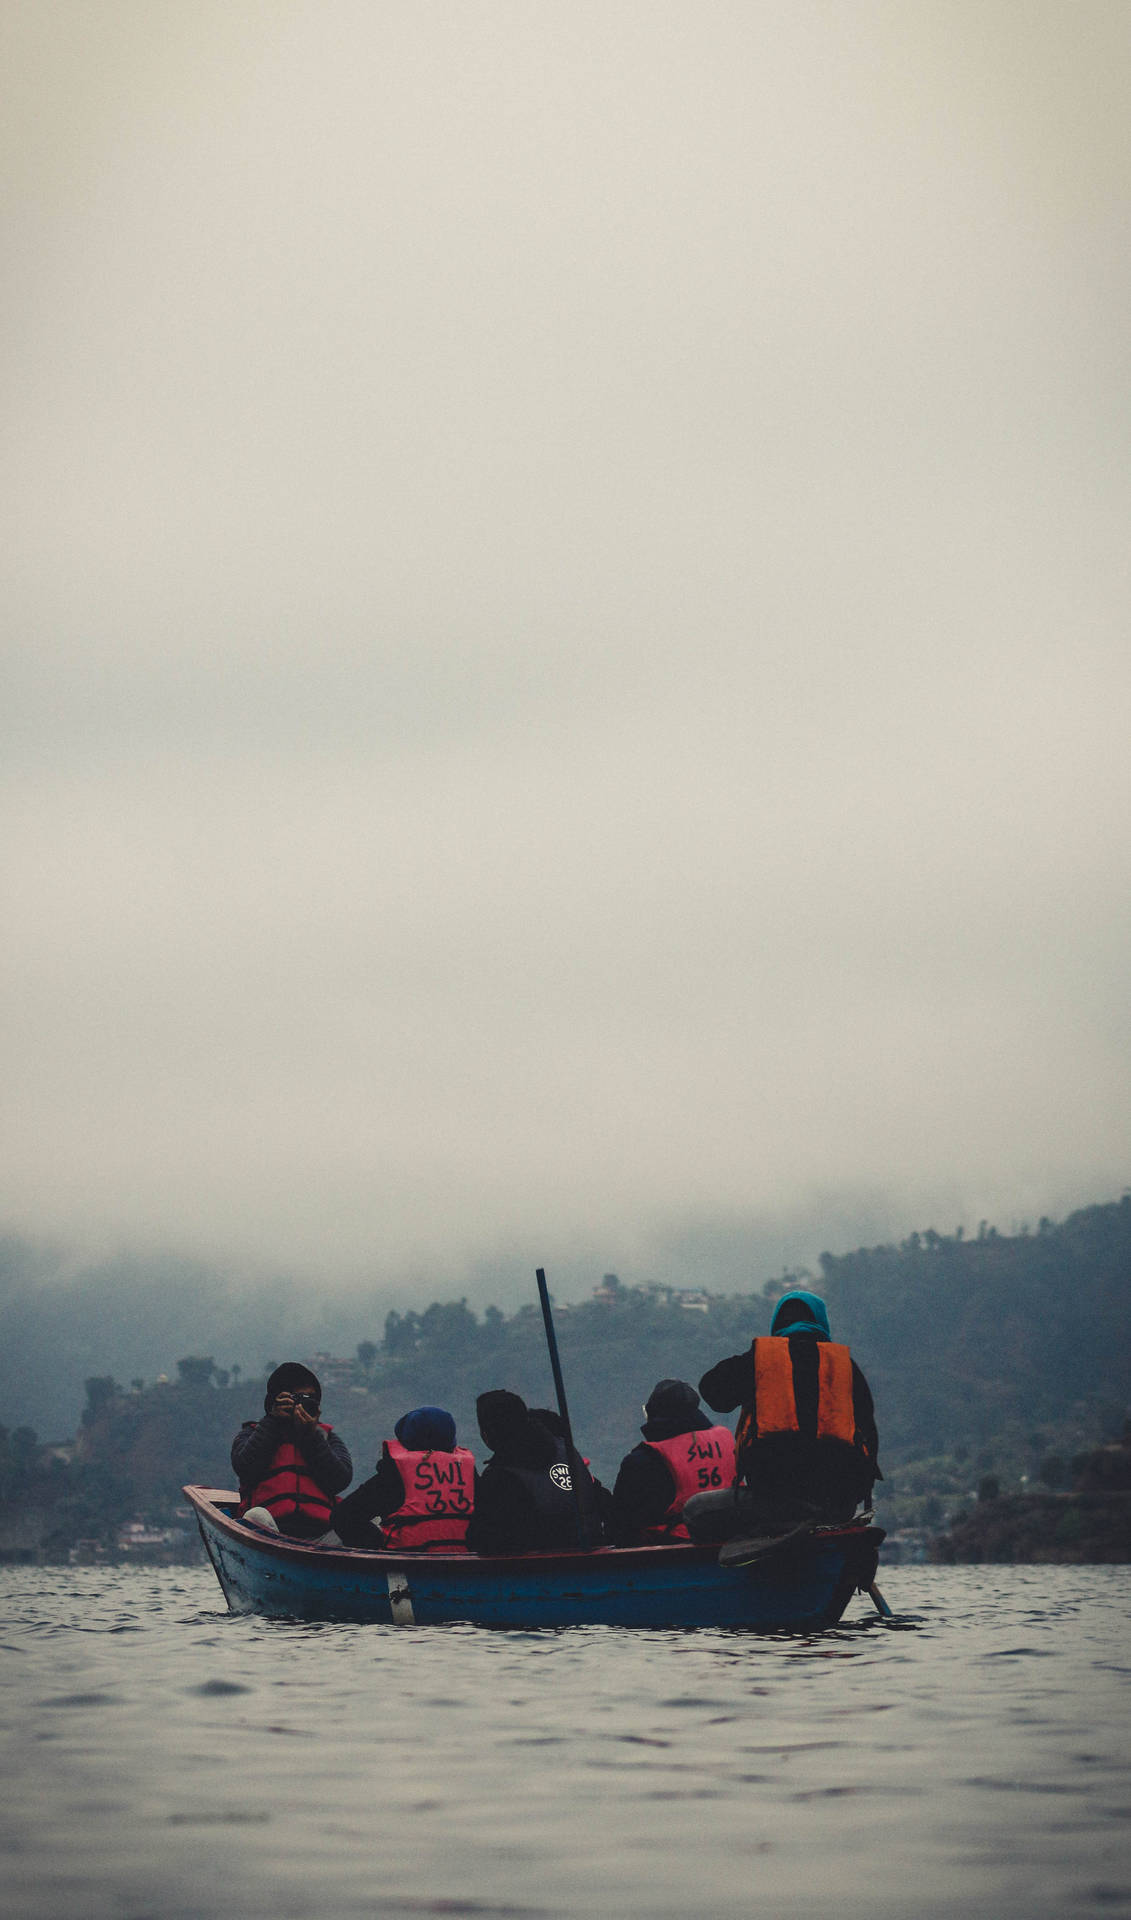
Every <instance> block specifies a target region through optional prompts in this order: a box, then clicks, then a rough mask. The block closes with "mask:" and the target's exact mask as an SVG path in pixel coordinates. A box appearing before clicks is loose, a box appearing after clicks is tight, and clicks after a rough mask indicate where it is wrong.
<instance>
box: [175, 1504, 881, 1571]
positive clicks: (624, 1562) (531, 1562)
mask: <svg viewBox="0 0 1131 1920" xmlns="http://www.w3.org/2000/svg"><path fill="white" fill-rule="evenodd" d="M182 1492H183V1493H184V1495H185V1498H186V1499H187V1500H188V1502H189V1504H190V1506H191V1507H192V1509H193V1511H194V1513H195V1514H196V1516H197V1519H198V1521H200V1520H203V1519H207V1521H208V1524H209V1525H210V1526H214V1527H216V1528H217V1529H219V1531H221V1532H222V1533H224V1534H226V1535H227V1536H228V1537H229V1538H230V1539H232V1540H236V1541H239V1542H241V1543H243V1544H245V1545H248V1546H251V1547H254V1549H255V1550H256V1552H263V1553H265V1554H267V1555H268V1556H270V1557H272V1558H278V1559H281V1560H299V1561H301V1560H313V1561H316V1562H317V1564H318V1565H319V1566H323V1567H327V1568H329V1567H339V1568H341V1569H342V1571H346V1570H347V1569H351V1568H352V1569H353V1570H354V1571H355V1572H356V1571H357V1570H358V1569H359V1568H361V1567H366V1566H372V1567H374V1568H381V1569H383V1570H384V1571H386V1572H392V1571H394V1570H396V1569H402V1570H404V1571H405V1572H408V1571H409V1570H410V1569H413V1568H415V1569H417V1570H419V1569H420V1568H421V1566H422V1565H423V1564H427V1565H428V1566H429V1567H430V1568H432V1569H433V1572H434V1573H436V1574H444V1573H448V1574H452V1575H454V1576H457V1577H458V1576H461V1575H471V1576H472V1577H473V1578H481V1577H484V1576H490V1575H492V1574H498V1573H500V1572H503V1571H509V1572H510V1573H512V1574H513V1573H514V1572H515V1571H516V1570H517V1569H518V1568H520V1567H524V1566H529V1567H530V1568H531V1569H532V1570H533V1569H535V1568H536V1569H537V1570H538V1572H539V1573H545V1572H552V1571H553V1570H554V1569H557V1568H560V1569H561V1570H562V1571H563V1572H569V1573H578V1572H580V1570H581V1569H582V1568H583V1567H594V1568H598V1567H606V1568H612V1567H614V1566H615V1567H618V1568H620V1569H623V1570H624V1571H625V1572H627V1571H629V1570H630V1569H631V1568H632V1567H633V1566H641V1567H642V1566H646V1565H654V1564H656V1563H657V1561H659V1562H664V1561H669V1562H673V1563H675V1564H677V1565H678V1564H681V1563H682V1564H683V1565H702V1564H706V1563H710V1562H714V1563H715V1564H716V1565H717V1564H718V1553H719V1545H720V1542H719V1541H717V1540H707V1541H697V1540H671V1541H661V1542H658V1543H656V1544H655V1545H646V1546H635V1547H616V1546H606V1547H590V1548H588V1549H586V1550H584V1551H582V1549H580V1548H568V1549H565V1550H562V1549H560V1548H532V1549H530V1550H528V1551H527V1552H524V1553H507V1554H483V1553H431V1552H428V1551H424V1552H418V1553H405V1552H403V1551H402V1552H400V1553H394V1552H391V1551H390V1550H389V1549H388V1548H384V1547H323V1546H319V1545H318V1543H317V1542H315V1541H310V1540H296V1539H294V1538H292V1537H290V1536H288V1535H285V1534H279V1535H275V1534H271V1533H267V1532H265V1531H263V1530H262V1529H260V1528H259V1527H249V1526H248V1525H247V1524H246V1523H245V1522H244V1521H242V1520H239V1519H237V1518H236V1517H235V1516H234V1515H233V1514H230V1513H226V1512H225V1511H224V1508H223V1506H221V1505H220V1504H219V1502H221V1501H223V1502H224V1503H225V1504H226V1503H228V1502H235V1501H238V1499H239V1495H238V1494H236V1493H233V1492H231V1491H230V1490H228V1489H225V1488H222V1487H200V1486H192V1485H190V1486H186V1487H183V1488H182ZM874 1535H878V1536H879V1540H880V1541H882V1540H883V1538H884V1529H883V1528H882V1527H877V1526H876V1525H875V1524H874V1522H871V1521H866V1520H847V1521H843V1522H840V1523H838V1524H837V1525H835V1526H818V1527H814V1529H813V1531H812V1533H811V1534H810V1535H809V1536H808V1541H809V1543H812V1542H813V1541H814V1540H816V1541H819V1542H822V1543H823V1542H827V1543H828V1544H829V1545H830V1546H838V1545H842V1544H843V1545H844V1547H845V1548H846V1549H847V1548H848V1546H849V1544H850V1543H854V1542H857V1541H861V1542H862V1541H864V1540H865V1539H867V1538H868V1537H869V1536H874ZM876 1544H877V1545H878V1544H879V1542H878V1541H877V1543H876Z"/></svg>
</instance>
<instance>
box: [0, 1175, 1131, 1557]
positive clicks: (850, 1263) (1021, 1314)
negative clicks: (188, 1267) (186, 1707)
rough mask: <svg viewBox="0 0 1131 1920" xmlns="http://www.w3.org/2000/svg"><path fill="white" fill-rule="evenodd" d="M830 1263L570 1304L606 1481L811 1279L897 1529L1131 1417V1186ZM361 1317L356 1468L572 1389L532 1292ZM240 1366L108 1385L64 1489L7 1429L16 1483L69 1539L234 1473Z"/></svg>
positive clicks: (340, 1370) (196, 1359) (572, 1361)
mask: <svg viewBox="0 0 1131 1920" xmlns="http://www.w3.org/2000/svg"><path fill="white" fill-rule="evenodd" d="M820 1264H821V1272H820V1275H819V1276H809V1275H805V1274H799V1275H784V1276H781V1277H780V1278H779V1279H777V1280H774V1281H771V1282H769V1283H767V1284H766V1285H765V1286H764V1287H763V1289H762V1290H761V1291H760V1292H759V1293H756V1294H755V1293H752V1294H744V1295H718V1294H711V1293H709V1292H697V1293H687V1292H685V1293H679V1292H673V1291H672V1290H670V1289H663V1288H632V1287H624V1286H621V1285H620V1284H619V1283H617V1282H616V1281H615V1280H614V1279H613V1278H612V1277H611V1276H610V1277H608V1278H607V1280H606V1283H605V1284H604V1285H603V1286H602V1287H601V1289H600V1290H599V1293H598V1295H597V1296H596V1297H594V1298H593V1299H592V1300H590V1301H587V1302H586V1303H584V1304H583V1305H580V1306H572V1307H568V1308H567V1307H559V1309H558V1314H557V1323H558V1332H559V1338H560V1345H561V1351H562V1361H563V1367H564V1371H565V1378H566V1384H567V1389H568V1393H569V1399H570V1410H571V1414H572V1416H573V1422H574V1427H575V1431H576V1433H577V1436H578V1439H579V1441H580V1443H581V1445H582V1447H583V1450H584V1451H585V1452H586V1453H587V1454H588V1455H589V1456H590V1457H591V1458H592V1460H593V1463H594V1466H595V1468H596V1469H597V1471H598V1473H599V1474H600V1475H601V1477H602V1478H605V1479H607V1480H611V1479H612V1477H613V1476H614V1475H615V1472H616V1467H617V1464H618V1462H619V1461H620V1459H621V1457H622V1456H623V1454H624V1453H625V1452H626V1451H627V1450H628V1448H629V1447H631V1446H632V1445H633V1444H634V1443H635V1441H636V1439H637V1437H638V1429H639V1424H640V1421H641V1419H642V1417H643V1416H642V1412H641V1402H642V1401H643V1399H644V1398H645V1397H646V1395H647V1394H648V1392H649V1391H650V1390H651V1388H652V1386H653V1385H654V1384H655V1382H656V1381H657V1380H658V1379H660V1378H662V1377H664V1376H668V1375H675V1376H679V1377H683V1378H686V1379H690V1380H692V1381H697V1380H698V1379H699V1376H700V1374H701V1373H702V1372H703V1371H704V1370H705V1369H706V1367H707V1366H708V1365H710V1364H711V1363H713V1362H714V1361H716V1360H718V1359H719V1358H721V1357H722V1356H724V1355H726V1354H728V1353H734V1352H737V1351H739V1350H741V1349H742V1348H744V1347H745V1346H746V1345H747V1344H748V1343H749V1341H750V1338H751V1336H752V1335H753V1334H756V1333H764V1332H766V1331H768V1328H769V1321H770V1314H771V1312H772V1306H773V1301H774V1300H775V1299H776V1298H777V1296H778V1295H779V1294H780V1293H781V1292H782V1291H783V1290H784V1288H785V1287H786V1286H787V1285H788V1284H797V1283H800V1284H806V1283H811V1284H813V1285H815V1286H816V1287H817V1288H818V1289H819V1290H820V1291H821V1292H823V1293H824V1295H825V1298H826V1299H827V1301H828V1303H829V1308H830V1314H831V1319H832V1326H833V1333H834V1337H835V1338H840V1339H845V1340H847V1341H848V1342H849V1344H850V1345H851V1347H852V1349H853V1352H854V1354H855V1355H856V1356H857V1358H858V1359H859V1360H860V1362H861V1364H862V1366H863V1367H864V1369H865V1371H866V1373H867V1374H868V1377H869V1379H870V1381H871V1383H872V1387H873V1391H874V1395H875V1400H876V1407H877V1413H878V1419H879V1428H880V1457H881V1461H882V1464H883V1467H884V1471H885V1475H886V1476H887V1477H886V1480H885V1484H884V1487H883V1489H882V1490H881V1508H880V1510H881V1517H882V1518H883V1519H884V1520H885V1523H886V1524H888V1525H894V1524H900V1525H908V1524H920V1525H926V1526H928V1527H932V1526H938V1525H941V1524H942V1521H943V1519H944V1516H945V1510H946V1509H947V1508H949V1507H952V1506H953V1505H954V1504H955V1502H961V1501H962V1500H964V1499H965V1498H966V1497H967V1496H968V1495H969V1494H970V1493H971V1492H972V1490H973V1487H974V1485H975V1484H976V1483H977V1482H978V1480H979V1477H980V1476H983V1475H990V1474H993V1475H996V1476H997V1478H998V1480H999V1481H1000V1484H1001V1488H1002V1491H1003V1492H1004V1491H1006V1490H1008V1489H1009V1488H1011V1487H1015V1486H1023V1485H1024V1484H1025V1479H1024V1476H1028V1477H1029V1478H1030V1479H1032V1480H1033V1481H1034V1482H1036V1480H1037V1479H1040V1480H1041V1481H1043V1482H1044V1483H1045V1484H1046V1485H1048V1486H1050V1487H1054V1486H1056V1485H1058V1484H1067V1480H1068V1476H1069V1472H1070V1462H1071V1460H1072V1458H1073V1456H1074V1455H1076V1454H1077V1453H1079V1452H1081V1451H1082V1450H1085V1449H1087V1448H1089V1447H1092V1446H1094V1445H1095V1444H1096V1443H1097V1441H1099V1440H1102V1439H1105V1438H1108V1437H1111V1436H1113V1435H1115V1434H1116V1433H1118V1432H1119V1431H1120V1429H1121V1427H1122V1422H1123V1418H1124V1414H1125V1410H1126V1408H1127V1404H1128V1401H1129V1400H1131V1349H1129V1343H1128V1341H1127V1338H1126V1329H1127V1318H1128V1305H1129V1302H1131V1195H1125V1196H1124V1198H1123V1199H1122V1200H1121V1201H1119V1202H1116V1203H1113V1204H1110V1205H1106V1206H1096V1207H1089V1208H1087V1209H1084V1210H1083V1211H1081V1212H1079V1213H1076V1214H1073V1215H1072V1216H1071V1217H1070V1218H1069V1219H1068V1220H1066V1221H1064V1222H1063V1223H1062V1224H1059V1225H1057V1224H1053V1223H1051V1222H1048V1221H1042V1222H1041V1223H1040V1226H1039V1227H1038V1229H1037V1230H1036V1231H1035V1232H1033V1233H1021V1234H1017V1235H1014V1236H1011V1237H1006V1236H1004V1235H1002V1234H999V1233H997V1232H995V1231H994V1230H993V1229H992V1228H988V1227H987V1228H984V1229H982V1230H981V1231H980V1232H979V1234H978V1236H977V1238H976V1239H970V1240H966V1239H964V1238H962V1236H961V1235H955V1236H953V1237H950V1238H947V1237H945V1236H942V1235H939V1234H937V1233H934V1232H926V1233H923V1234H914V1235H912V1236H911V1238H910V1239H909V1240H907V1241H905V1242H904V1243H903V1244H902V1245H900V1246H897V1247H873V1248H869V1249H860V1250H858V1251H857V1252H855V1253H851V1254H844V1255H833V1254H826V1255H824V1256H822V1259H821V1263H820ZM359 1331H362V1332H367V1333H368V1334H369V1336H370V1337H366V1338H362V1339H361V1340H360V1341H359V1342H358V1344H357V1349H356V1354H355V1355H353V1356H351V1357H349V1358H348V1359H342V1360H338V1361H333V1362H326V1360H325V1359H324V1358H323V1357H318V1358H317V1359H316V1364H317V1366H318V1367H319V1370H320V1371H321V1373H322V1375H323V1379H324V1384H325V1399H324V1411H325V1416H326V1418H327V1419H329V1420H330V1421H331V1422H332V1423H333V1424H334V1426H335V1427H336V1428H337V1429H338V1430H339V1431H340V1432H341V1434H342V1436H343V1437H344V1439H345V1440H346V1442H347V1445H349V1446H350V1448H351V1450H352V1452H353V1456H354V1464H355V1477H356V1478H358V1479H360V1478H362V1477H364V1476H365V1475H366V1474H367V1473H368V1472H369V1471H370V1470H371V1468H372V1464H373V1462H374V1460H375V1459H376V1457H377V1454H378V1451H379V1447H380V1442H381V1439H382V1438H383V1437H384V1436H386V1435H387V1434H389V1433H391V1431H392V1428H393V1424H394V1422H395V1421H396V1419H397V1418H398V1416H399V1415H400V1414H401V1413H402V1412H404V1411H405V1410H406V1409H407V1408H409V1407H411V1406H414V1405H418V1404H422V1403H433V1404H441V1405H445V1406H448V1407H450V1408H451V1410H452V1412H453V1413H454V1414H455V1416H456V1420H457V1424H458V1426H459V1430H460V1435H461V1438H462V1439H463V1440H465V1441H466V1442H467V1443H468V1444H470V1445H471V1446H472V1447H473V1448H474V1449H475V1450H476V1452H477V1453H478V1454H479V1455H480V1457H482V1451H483V1450H482V1446H481V1443H480V1442H479V1439H478V1435H477V1433H476V1430H475V1419H474V1413H475V1398H476V1395H477V1394H478V1393H479V1392H481V1391H482V1390H483V1389H485V1388H487V1387H498V1386H506V1387H510V1388H512V1389H514V1390H515V1391H517V1392H519V1393H521V1394H523V1396H524V1397H525V1398H526V1399H527V1400H528V1401H529V1402H530V1403H531V1404H536V1405H538V1404H540V1405H546V1404H549V1403H551V1402H552V1385H551V1376H550V1369H549V1364H548V1361H547V1357H546V1348H545V1339H544V1334H543V1328H542V1322H541V1316H540V1314H539V1312H538V1309H537V1307H536V1306H534V1305H533V1304H532V1305H529V1306H526V1307H523V1308H521V1309H520V1310H519V1311H518V1312H517V1313H515V1314H512V1315H510V1316H507V1315H504V1314H503V1313H501V1312H500V1311H499V1310H498V1309H497V1308H488V1309H487V1312H486V1314H485V1315H484V1316H483V1318H482V1319H480V1318H479V1317H478V1316H477V1315H476V1314H474V1313H473V1312H472V1311H471V1310H470V1309H469V1308H468V1307H467V1305H466V1303H465V1302H463V1301H459V1302H436V1303H434V1304H433V1305H432V1306H430V1307H428V1308H427V1309H426V1310H424V1311H423V1312H416V1311H412V1312H408V1313H404V1314H399V1313H396V1312H391V1313H389V1314H388V1316H387V1318H386V1320H385V1325H384V1329H383V1332H380V1333H379V1330H378V1329H371V1330H365V1329H359ZM276 1351H277V1356H278V1358H280V1359H284V1358H287V1357H293V1358H305V1359H310V1358H314V1356H310V1355H307V1354H301V1353H294V1354H288V1353H287V1352H286V1351H284V1350H283V1349H282V1348H281V1347H280V1348H278V1349H276ZM235 1372H236V1370H235V1369H232V1370H226V1369H223V1368H220V1367H217V1366H216V1365H215V1364H214V1362H213V1360H212V1359H211V1358H210V1357H205V1356H203V1355H197V1356H185V1357H184V1358H183V1359H182V1360H181V1361H180V1362H179V1363H178V1367H177V1375H176V1378H175V1379H174V1380H173V1381H172V1382H171V1383H161V1384H157V1385H154V1386H150V1387H146V1386H145V1385H144V1383H143V1382H141V1381H135V1382H134V1383H133V1385H132V1388H131V1389H130V1390H128V1391H127V1390H124V1389H123V1388H122V1387H121V1386H120V1385H119V1384H118V1382H117V1381H116V1380H115V1379H114V1377H113V1376H112V1375H108V1374H107V1375H95V1376H92V1377H90V1378H89V1379H88V1381H87V1407H86V1410H85V1413H84V1415H83V1423H82V1427H81V1430H80V1436H79V1449H78V1453H77V1456H76V1458H75V1460H74V1461H73V1462H71V1463H70V1465H69V1466H68V1465H64V1464H63V1463H61V1462H60V1461H58V1460H56V1461H55V1462H54V1463H53V1464H52V1465H51V1468H50V1471H51V1476H53V1477H51V1478H50V1482H49V1480H48V1477H47V1473H48V1465H49V1464H50V1463H48V1462H47V1461H46V1459H45V1458H44V1457H42V1456H41V1457H39V1458H38V1464H37V1455H36V1450H35V1447H34V1444H33V1442H34V1435H31V1436H29V1434H28V1433H27V1431H26V1430H23V1431H22V1432H21V1434H19V1435H11V1436H6V1437H5V1436H3V1434H2V1431H0V1496H3V1495H4V1493H5V1490H6V1497H7V1498H8V1499H9V1501H12V1500H15V1501H17V1502H18V1501H19V1500H21V1499H23V1500H27V1499H29V1498H31V1497H32V1494H33V1493H34V1497H35V1498H36V1499H37V1500H39V1501H40V1502H45V1503H47V1504H48V1505H51V1506H53V1507H58V1503H59V1502H60V1501H62V1502H63V1505H62V1507H61V1508H59V1510H58V1516H57V1517H58V1519H59V1520H60V1522H61V1523H62V1522H65V1524H63V1525H62V1526H61V1529H60V1528H59V1527H56V1528H55V1531H56V1532H59V1531H60V1530H61V1531H62V1532H63V1533H65V1532H66V1531H67V1529H68V1528H69V1529H70V1530H71V1531H74V1529H75V1528H77V1529H78V1530H79V1531H80V1532H82V1533H84V1534H97V1533H98V1532H99V1530H100V1525H101V1521H100V1518H99V1515H100V1513H102V1511H103V1509H105V1514H106V1516H108V1515H109V1511H110V1508H112V1509H113V1512H114V1515H115V1516H116V1517H117V1518H121V1517H123V1516H125V1515H128V1514H131V1513H134V1512H136V1513H137V1514H139V1516H140V1515H152V1516H153V1517H158V1516H159V1515H160V1514H161V1512H162V1511H165V1510H167V1509H168V1506H169V1504H170V1503H171V1502H175V1501H176V1498H177V1489H178V1488H179V1486H180V1485H181V1483H182V1482H183V1481H186V1480H196V1481H203V1482H207V1483H210V1484H215V1485H225V1484H228V1483H229V1482H230V1479H231V1471H230V1467H229V1464H228V1450H229V1447H230V1444H231V1439H232V1436H233V1434H234V1432H235V1430H236V1428H237V1427H238V1426H239V1424H240V1422H241V1420H243V1419H247V1418H256V1417H258V1414H259V1412H260V1409H261V1406H262V1397H263V1383H262V1380H253V1379H250V1378H244V1379H242V1380H238V1379H237V1378H235V1377H234V1376H235ZM13 1442H15V1443H17V1444H15V1447H14V1451H13V1444H12V1443H13ZM5 1458H7V1462H8V1464H7V1466H5ZM33 1483H34V1485H33ZM68 1502H69V1503H70V1505H69V1507H68V1504H67V1503H68ZM92 1503H93V1505H92ZM68 1514H69V1516H70V1517H69V1518H67V1515H68ZM107 1524H109V1520H108V1518H107Z"/></svg>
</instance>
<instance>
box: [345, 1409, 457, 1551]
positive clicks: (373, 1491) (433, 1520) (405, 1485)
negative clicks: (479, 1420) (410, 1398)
mask: <svg viewBox="0 0 1131 1920" xmlns="http://www.w3.org/2000/svg"><path fill="white" fill-rule="evenodd" d="M393 1434H394V1438H393V1439H392V1440H386V1441H385V1442H384V1443H383V1444H382V1447H381V1458H380V1460H379V1461H378V1462H377V1471H376V1472H375V1473H374V1474H373V1476H372V1478H371V1479H369V1480H365V1481H363V1482H362V1484H361V1486H359V1487H355V1488H354V1491H353V1492H352V1493H350V1494H347V1495H346V1498H345V1499H344V1500H340V1501H339V1502H338V1505H337V1506H336V1507H335V1509H334V1532H335V1533H336V1534H337V1536H338V1538H339V1540H340V1541H341V1542H342V1545H343V1546H346V1547H371V1548H376V1547H384V1548H394V1549H395V1550H396V1551H397V1552H398V1553H400V1552H407V1553H466V1552H467V1546H466V1539H467V1528H468V1523H469V1521H470V1519H471V1516H472V1512H473V1511H474V1506H475V1457H474V1455H473V1454H471V1453H469V1451H468V1449H467V1448H466V1447H458V1446H457V1445H456V1423H455V1421H454V1420H453V1419H452V1416H451V1414H450V1413H448V1412H447V1411H446V1410H445V1409H444V1408H443V1407H414V1408H413V1409H412V1411H411V1413H402V1415H401V1417H400V1419H399V1420H398V1421H397V1424H396V1426H395V1427H394V1428H393Z"/></svg>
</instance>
